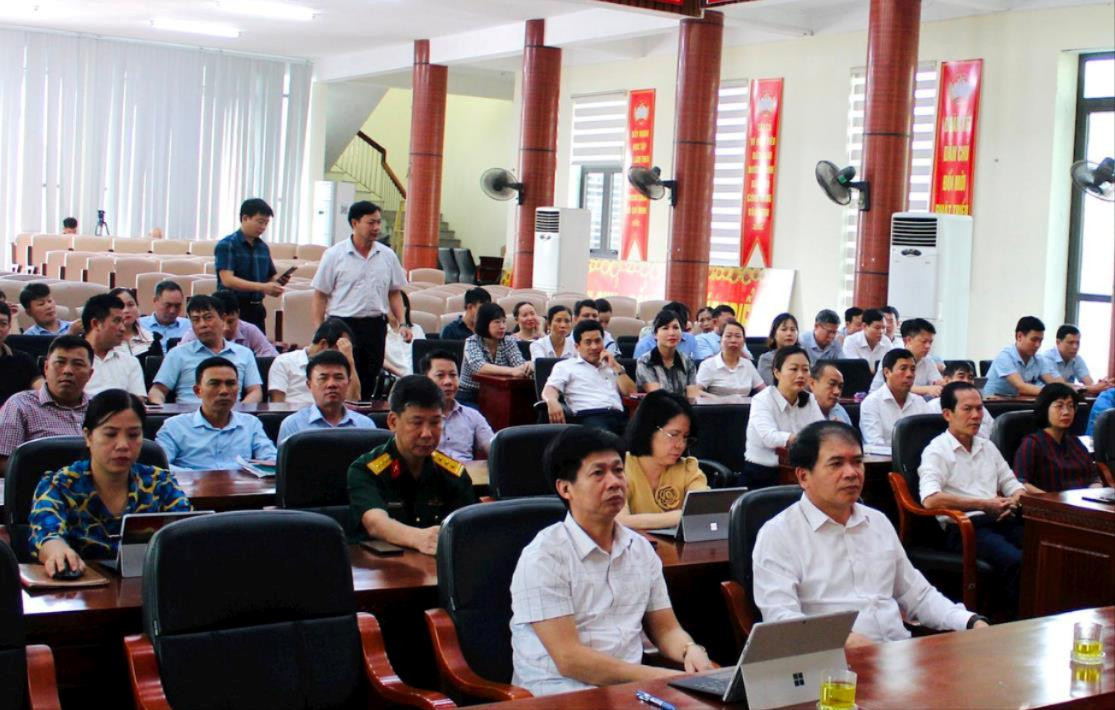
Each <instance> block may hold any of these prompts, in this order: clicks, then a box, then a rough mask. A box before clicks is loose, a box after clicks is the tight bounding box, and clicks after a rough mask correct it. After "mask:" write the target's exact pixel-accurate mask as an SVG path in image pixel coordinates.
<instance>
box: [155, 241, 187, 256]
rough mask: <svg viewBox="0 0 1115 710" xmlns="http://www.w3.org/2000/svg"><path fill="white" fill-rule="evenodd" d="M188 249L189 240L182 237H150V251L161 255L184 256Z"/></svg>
mask: <svg viewBox="0 0 1115 710" xmlns="http://www.w3.org/2000/svg"><path fill="white" fill-rule="evenodd" d="M189 251H190V242H187V241H185V240H184V239H152V240H151V253H152V254H159V255H162V256H185V255H186V254H188V253H189Z"/></svg>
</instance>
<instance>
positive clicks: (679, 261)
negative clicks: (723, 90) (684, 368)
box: [666, 11, 724, 313]
mask: <svg viewBox="0 0 1115 710" xmlns="http://www.w3.org/2000/svg"><path fill="white" fill-rule="evenodd" d="M723 38H724V16H723V15H722V14H721V13H719V12H711V11H710V12H706V13H705V16H704V17H703V18H699V19H698V18H693V19H685V20H682V21H681V30H680V37H679V39H678V80H677V95H676V98H675V99H674V104H675V105H676V106H677V118H676V120H675V123H674V173H673V176H674V179H675V180H677V183H678V187H677V195H678V203H677V207H675V208H674V210H673V224H672V228H671V230H670V253H669V257H668V260H667V261H666V298H668V299H670V300H672V301H681V302H682V303H685V304H686V305H688V306H689V308H690V313H696V309H697V308H699V307H700V306H703V305H704V304H705V292H706V289H707V287H708V253H709V230H710V229H711V226H712V225H711V222H712V177H713V170H714V167H715V155H714V152H715V146H716V103H717V95H718V93H719V91H720V47H721V44H722V42H723Z"/></svg>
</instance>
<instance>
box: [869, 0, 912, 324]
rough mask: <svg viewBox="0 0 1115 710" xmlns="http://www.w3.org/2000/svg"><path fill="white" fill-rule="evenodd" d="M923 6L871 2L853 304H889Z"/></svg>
mask: <svg viewBox="0 0 1115 710" xmlns="http://www.w3.org/2000/svg"><path fill="white" fill-rule="evenodd" d="M920 20H921V0H871V14H870V19H869V20H868V27H867V100H866V106H865V113H864V126H863V171H862V173H861V175H862V176H863V178H861V179H866V180H868V181H869V182H870V183H871V209H870V210H868V211H867V212H861V213H860V215H859V237H858V240H857V246H856V285H855V297H854V303H855V304H856V305H857V306H861V307H863V308H874V307H877V306H882V305H885V304H886V302H887V277H888V274H889V273H890V217H891V215H892V214H894V213H895V212H902V211H904V210H905V209H906V206H907V191H908V189H909V184H910V139H911V135H912V130H913V128H912V122H913V108H914V77H915V75H916V73H917V68H918V30H919V23H920Z"/></svg>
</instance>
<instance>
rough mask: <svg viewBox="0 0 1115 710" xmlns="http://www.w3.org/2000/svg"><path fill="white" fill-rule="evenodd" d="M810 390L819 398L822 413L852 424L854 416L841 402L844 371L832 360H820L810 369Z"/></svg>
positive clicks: (837, 420)
mask: <svg viewBox="0 0 1115 710" xmlns="http://www.w3.org/2000/svg"><path fill="white" fill-rule="evenodd" d="M809 391H810V392H812V393H813V397H814V398H815V399H816V400H817V406H818V407H820V408H821V414H823V415H825V419H828V420H829V421H832V422H844V423H845V424H847V425H848V426H852V417H851V416H849V415H848V410H846V409H844V405H842V404H840V395H841V394H843V392H844V373H842V372H841V371H840V368H839V367H837V366H836V365H834V364H833V363H832V361H831V360H818V361H817V362H815V363H813V367H811V368H810V369H809Z"/></svg>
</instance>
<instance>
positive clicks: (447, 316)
mask: <svg viewBox="0 0 1115 710" xmlns="http://www.w3.org/2000/svg"><path fill="white" fill-rule="evenodd" d="M462 315H464V309H461V310H459V311H452V312H450V313H443V314H442V315H441V316H439V317H438V323H439V325H440V326H441V327H440V328H438V332H441V329H442V328H444V327H445V326H447V325H449V324H450V323H452V322H453V321H455V320H457V318H459V317H460V316H462Z"/></svg>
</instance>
